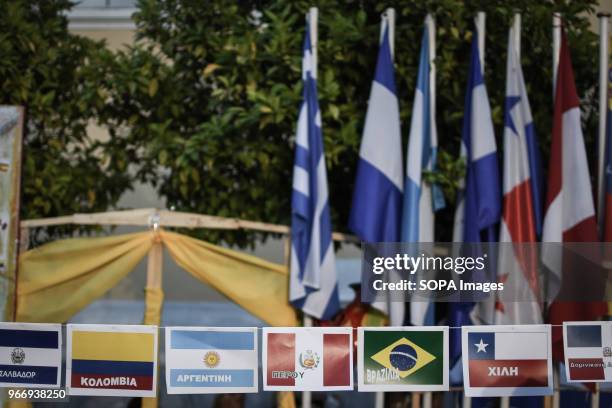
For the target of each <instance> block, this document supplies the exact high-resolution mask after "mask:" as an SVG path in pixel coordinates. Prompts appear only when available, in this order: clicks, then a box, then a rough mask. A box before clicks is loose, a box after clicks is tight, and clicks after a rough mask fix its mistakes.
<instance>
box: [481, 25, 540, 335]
mask: <svg viewBox="0 0 612 408" xmlns="http://www.w3.org/2000/svg"><path fill="white" fill-rule="evenodd" d="M515 41H516V36H515V34H514V28H511V29H510V32H509V33H508V60H507V66H506V109H505V110H506V112H505V126H504V176H503V189H504V198H503V213H502V222H501V225H500V231H499V242H500V243H502V244H501V245H500V252H499V259H498V269H497V272H498V276H499V281H500V282H503V283H504V291H503V292H501V293H500V294H499V295H498V297H497V301H496V303H495V317H494V321H495V323H498V324H537V323H542V306H541V305H542V301H541V296H540V285H539V282H538V269H537V266H538V259H537V248H536V244H535V242H536V241H537V229H538V224H539V222H538V221H539V220H538V218H539V215H540V212H541V210H540V196H541V195H540V188H539V187H540V185H539V184H540V183H539V173H540V167H539V151H538V146H537V141H536V135H535V131H534V126H533V118H532V116H531V108H530V107H529V99H528V98H527V89H526V87H525V81H524V79H523V71H522V69H521V64H520V61H519V58H518V55H517V52H516V49H517V44H515ZM503 243H515V245H512V246H511V245H510V244H503ZM487 323H491V322H490V321H488V322H487Z"/></svg>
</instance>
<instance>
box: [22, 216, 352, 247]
mask: <svg viewBox="0 0 612 408" xmlns="http://www.w3.org/2000/svg"><path fill="white" fill-rule="evenodd" d="M153 216H157V217H158V218H159V226H160V227H175V228H206V229H225V230H238V229H245V230H251V231H261V232H268V233H273V234H281V235H289V234H290V233H291V228H290V227H288V226H287V225H280V224H270V223H266V222H260V221H249V220H242V219H239V218H227V217H217V216H214V215H203V214H195V213H188V212H178V211H168V210H156V209H155V208H142V209H137V210H123V211H107V212H101V213H91V214H78V213H77V214H73V215H66V216H61V217H52V218H39V219H34V220H23V221H21V228H23V229H26V228H36V227H50V226H56V225H67V224H68V225H70V224H74V225H130V226H140V227H148V226H150V224H151V217H153ZM332 239H333V240H334V241H342V242H355V243H357V242H359V239H358V238H357V237H356V236H354V235H350V234H344V233H341V232H334V233H332Z"/></svg>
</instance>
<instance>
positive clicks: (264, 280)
mask: <svg viewBox="0 0 612 408" xmlns="http://www.w3.org/2000/svg"><path fill="white" fill-rule="evenodd" d="M60 224H78V225H131V226H148V227H150V230H149V231H145V232H138V233H133V234H125V235H118V236H110V237H87V238H72V239H65V240H59V241H55V242H51V243H48V244H46V245H43V246H41V247H38V248H35V249H32V250H29V251H25V252H24V251H22V253H21V255H20V257H19V273H18V276H17V282H16V285H15V286H16V289H15V296H16V302H15V304H16V310H15V320H16V321H21V322H55V323H64V322H66V321H68V320H69V319H70V318H71V317H72V316H74V315H75V314H76V313H78V312H79V311H80V310H82V309H84V308H85V307H86V306H87V305H89V304H90V303H91V302H93V301H94V300H96V299H98V298H100V297H101V296H103V295H104V294H105V293H106V292H107V291H108V290H110V289H111V288H112V287H114V286H115V285H116V284H117V283H118V282H119V281H121V279H123V278H124V277H126V276H127V275H128V274H129V273H130V272H131V271H132V270H133V269H134V268H135V266H136V265H137V264H138V263H139V262H140V261H141V260H142V259H143V258H144V256H145V255H148V268H147V286H146V288H145V316H144V319H143V320H144V323H145V324H154V325H159V323H160V316H161V309H162V303H163V298H164V295H163V289H162V268H161V265H162V260H161V258H162V251H163V246H165V247H166V249H167V250H168V252H169V253H170V256H171V257H172V258H173V259H174V261H175V262H176V263H177V264H178V265H179V266H181V267H182V268H183V269H185V270H186V271H187V272H188V273H190V274H191V275H192V276H194V277H195V278H196V279H198V280H200V281H201V282H203V283H205V284H207V285H210V286H212V287H213V288H215V289H216V290H218V291H219V292H220V293H222V294H224V295H225V296H227V297H228V298H229V299H230V300H232V301H234V302H235V303H237V304H238V305H240V306H242V307H243V308H244V309H245V310H247V311H248V312H250V313H252V314H253V315H255V316H257V317H258V318H260V319H261V320H263V321H264V322H266V323H268V324H270V325H272V326H294V325H296V324H297V317H296V313H295V310H294V309H293V308H292V307H291V305H290V304H289V301H288V282H289V279H288V270H287V266H286V265H279V264H275V263H272V262H268V261H265V260H262V259H259V258H257V257H254V256H251V255H247V254H243V253H240V252H237V251H234V250H231V249H227V248H223V247H220V246H217V245H213V244H210V243H207V242H203V241H200V240H197V239H194V238H191V237H188V236H185V235H182V234H178V233H174V232H170V231H166V230H164V229H161V228H160V227H164V226H168V227H187V228H212V229H240V228H244V229H250V230H257V231H264V232H272V233H280V234H285V235H287V234H288V233H289V228H288V227H286V226H283V225H273V224H265V223H260V222H253V221H245V220H239V219H234V218H222V217H214V216H207V215H199V214H191V213H181V212H173V211H165V210H161V211H158V210H155V209H142V210H128V211H115V212H107V213H96V214H74V215H72V216H66V217H57V218H51V219H41V220H28V221H22V222H21V228H22V230H21V235H22V241H25V242H27V235H28V228H32V227H40V226H50V225H60ZM333 238H334V239H335V240H343V241H353V240H354V238H353V237H351V236H348V235H344V234H338V233H334V235H333ZM287 252H288V250H286V254H285V255H286V258H287ZM286 396H288V395H282V397H286ZM280 400H281V401H282V400H283V398H281V399H280ZM291 400H293V398H291ZM144 401H145V405H144V406H148V407H153V406H156V400H155V399H154V398H145V399H144ZM284 404H285V403H282V404H281V405H284ZM289 405H291V404H289Z"/></svg>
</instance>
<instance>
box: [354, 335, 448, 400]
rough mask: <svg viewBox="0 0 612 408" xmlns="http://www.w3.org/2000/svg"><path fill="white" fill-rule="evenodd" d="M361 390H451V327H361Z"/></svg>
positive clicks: (359, 353) (359, 341) (358, 362)
mask: <svg viewBox="0 0 612 408" xmlns="http://www.w3.org/2000/svg"><path fill="white" fill-rule="evenodd" d="M357 335H358V342H357V343H358V350H357V353H358V360H357V367H358V376H357V377H358V384H359V391H448V327H446V326H435V327H433V326H432V327H360V328H359V329H358V331H357Z"/></svg>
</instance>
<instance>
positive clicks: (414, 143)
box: [402, 16, 444, 326]
mask: <svg viewBox="0 0 612 408" xmlns="http://www.w3.org/2000/svg"><path fill="white" fill-rule="evenodd" d="M433 38H434V27H433V19H432V18H431V16H427V19H426V20H425V29H424V30H423V40H422V42H421V55H420V59H419V73H418V78H417V88H416V91H415V94H414V104H413V108H412V121H411V123H410V137H409V140H408V152H407V156H406V157H407V159H406V179H405V185H404V207H403V212H402V241H403V242H434V212H435V211H436V210H438V209H440V208H442V207H443V206H444V197H443V196H442V194H441V191H440V190H439V189H437V188H436V187H435V186H433V187H432V186H431V185H430V184H428V183H425V182H424V181H423V172H424V171H433V170H435V167H436V153H437V150H438V135H437V130H436V121H435V101H434V97H435V95H434V93H433V86H434V83H435V82H434V81H435V73H434V72H433V67H432V66H431V63H430V62H431V61H432V59H433V58H432V56H433V54H434V52H435V51H434V48H433V46H432V45H433V42H434V41H433ZM415 255H418V254H415ZM433 312H434V308H433V304H432V303H431V302H427V301H423V302H420V301H419V302H415V301H413V302H411V303H410V322H411V323H412V324H413V325H416V326H422V325H433V324H434V313H433Z"/></svg>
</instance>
